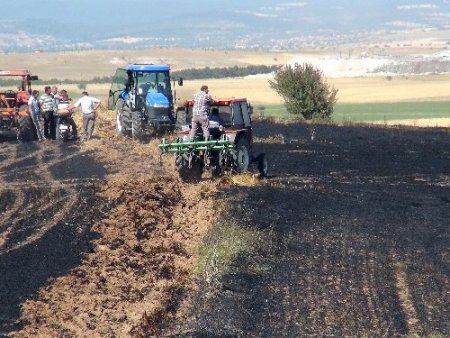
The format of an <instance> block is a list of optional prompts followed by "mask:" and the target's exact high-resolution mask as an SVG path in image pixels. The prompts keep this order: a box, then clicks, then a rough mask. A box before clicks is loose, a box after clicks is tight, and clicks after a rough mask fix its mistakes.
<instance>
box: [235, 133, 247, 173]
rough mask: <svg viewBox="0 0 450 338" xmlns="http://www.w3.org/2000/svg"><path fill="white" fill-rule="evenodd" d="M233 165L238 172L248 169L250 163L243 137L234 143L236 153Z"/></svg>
mask: <svg viewBox="0 0 450 338" xmlns="http://www.w3.org/2000/svg"><path fill="white" fill-rule="evenodd" d="M234 161H235V167H236V170H237V172H238V173H243V172H246V171H248V167H249V165H250V151H249V145H248V142H247V140H246V139H245V138H241V139H239V140H238V141H237V143H236V154H235V156H234Z"/></svg>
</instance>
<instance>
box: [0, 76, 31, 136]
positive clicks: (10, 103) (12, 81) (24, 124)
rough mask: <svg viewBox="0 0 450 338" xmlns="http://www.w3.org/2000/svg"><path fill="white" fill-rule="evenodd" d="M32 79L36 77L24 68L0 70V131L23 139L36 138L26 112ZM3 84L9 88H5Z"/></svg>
mask: <svg viewBox="0 0 450 338" xmlns="http://www.w3.org/2000/svg"><path fill="white" fill-rule="evenodd" d="M34 80H38V77H37V76H34V75H31V74H30V72H29V71H28V70H26V69H14V70H0V87H1V88H0V131H5V132H14V133H16V134H17V138H18V139H20V140H24V141H28V140H33V139H35V138H36V135H35V132H36V130H35V128H34V125H33V123H32V121H31V117H30V116H29V113H28V99H29V98H30V95H31V81H34ZM5 85H8V86H9V88H8V89H5V88H4V87H5ZM12 88H14V89H12Z"/></svg>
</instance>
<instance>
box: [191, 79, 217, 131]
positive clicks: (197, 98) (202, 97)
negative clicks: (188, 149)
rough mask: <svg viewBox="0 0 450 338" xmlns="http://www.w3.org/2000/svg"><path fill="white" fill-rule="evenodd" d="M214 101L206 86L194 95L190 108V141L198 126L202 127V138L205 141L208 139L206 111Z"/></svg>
mask: <svg viewBox="0 0 450 338" xmlns="http://www.w3.org/2000/svg"><path fill="white" fill-rule="evenodd" d="M213 102H214V99H213V98H212V96H211V95H209V89H208V86H206V85H203V86H201V88H200V91H198V92H197V93H195V94H194V103H193V107H192V121H191V133H190V139H191V140H193V139H194V136H195V133H196V132H197V128H198V126H201V127H202V131H203V138H204V139H205V140H207V139H208V138H209V130H208V127H209V121H208V111H209V107H210V106H211V104H212V103H213Z"/></svg>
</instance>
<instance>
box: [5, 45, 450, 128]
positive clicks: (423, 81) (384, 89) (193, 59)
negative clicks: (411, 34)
mask: <svg viewBox="0 0 450 338" xmlns="http://www.w3.org/2000/svg"><path fill="white" fill-rule="evenodd" d="M361 50H363V48H361ZM332 52H333V51H323V52H318V51H302V52H295V51H293V52H253V51H220V50H198V49H182V48H153V49H144V50H128V51H123V50H122V51H113V50H108V51H102V50H97V51H96V50H93V51H73V52H42V53H11V54H0V64H1V65H2V69H18V68H26V69H29V70H30V71H31V72H32V74H35V75H38V76H39V77H40V79H42V80H43V81H44V82H45V81H50V79H61V83H50V82H49V83H46V84H48V85H58V86H59V88H60V89H62V88H64V89H66V90H68V92H69V93H70V95H71V96H72V97H73V98H76V97H77V96H79V95H80V94H81V91H82V89H81V88H80V87H79V86H77V85H66V84H62V82H63V80H64V79H71V80H77V79H79V80H88V79H92V78H95V77H103V76H111V75H113V74H114V72H115V69H116V68H118V67H121V66H124V65H125V64H127V63H131V62H143V63H144V62H154V63H167V64H169V65H171V68H172V70H181V69H186V68H205V67H210V68H213V67H233V66H240V67H245V66H248V65H267V66H271V65H284V64H288V63H290V62H292V61H293V60H318V61H319V60H320V61H321V62H322V64H323V67H324V68H326V70H327V74H333V69H331V70H330V67H332V66H333V64H332V62H330V63H327V62H326V60H325V61H324V60H323V59H324V58H325V57H326V56H327V55H328V56H329V55H330V53H332ZM334 52H336V51H334ZM415 52H417V50H415V49H414V50H413V49H411V50H408V49H404V50H401V51H396V53H397V54H399V55H400V54H403V55H408V53H415ZM429 52H436V50H423V51H422V53H429ZM361 60H362V61H364V60H363V59H362V58H361ZM361 60H360V61H361ZM362 61H361V62H362ZM305 62H306V61H305ZM335 67H339V65H335ZM340 67H342V65H340ZM361 67H362V66H361ZM319 69H320V68H319ZM337 70H338V69H336V72H335V73H336V75H334V76H326V75H324V77H325V80H326V82H327V83H328V85H329V86H330V87H331V88H335V89H337V90H338V94H337V105H338V106H339V105H347V104H363V105H364V104H367V105H370V104H379V103H405V102H409V103H414V102H450V93H449V92H448V88H449V87H450V74H424V75H392V76H391V75H389V76H386V75H374V74H368V75H360V74H359V75H358V74H356V73H355V74H354V75H358V76H348V75H346V76H340V75H339V74H343V73H338V72H337ZM355 71H356V70H355ZM268 79H269V76H267V75H264V76H248V77H242V78H225V79H207V80H189V81H185V82H184V85H183V86H182V87H179V86H176V87H175V88H174V90H175V94H176V97H177V98H178V99H179V101H181V102H182V101H184V100H185V99H187V98H190V97H191V96H192V95H193V93H194V92H195V91H197V90H198V89H199V88H200V86H201V85H202V84H208V86H209V88H210V92H211V94H212V95H213V96H214V97H216V98H221V97H247V99H248V100H249V101H250V102H251V103H252V104H253V105H254V106H268V107H275V106H279V105H282V104H283V100H282V98H281V97H280V96H279V95H278V94H277V93H276V92H275V91H274V90H273V89H272V88H270V85H269V82H268ZM41 87H42V88H41ZM43 87H44V85H42V86H37V88H36V89H38V90H43ZM86 89H87V90H88V91H89V92H90V94H91V95H94V96H97V97H98V98H100V99H101V100H102V101H105V102H106V101H107V98H108V91H109V84H88V85H87V86H86ZM432 109H433V108H432V107H431V106H430V110H432ZM385 115H386V114H385ZM394 115H395V114H394ZM449 117H450V116H449ZM428 118H429V117H428V116H426V114H425V116H423V117H420V116H419V117H417V119H428ZM439 118H443V117H442V116H439ZM444 118H445V116H444ZM384 119H385V118H384V117H381V118H380V120H384ZM414 119H416V117H415V118H414ZM372 120H373V119H372ZM433 123H434V122H433ZM444 126H448V123H447V122H445V123H444Z"/></svg>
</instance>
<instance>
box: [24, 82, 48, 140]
mask: <svg viewBox="0 0 450 338" xmlns="http://www.w3.org/2000/svg"><path fill="white" fill-rule="evenodd" d="M38 97H39V91H38V90H33V92H32V93H31V96H30V98H29V99H28V112H29V113H30V116H31V119H32V120H33V123H34V126H35V127H36V132H37V136H38V139H39V142H41V141H45V137H44V135H43V132H42V128H41V107H40V104H39V100H38Z"/></svg>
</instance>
